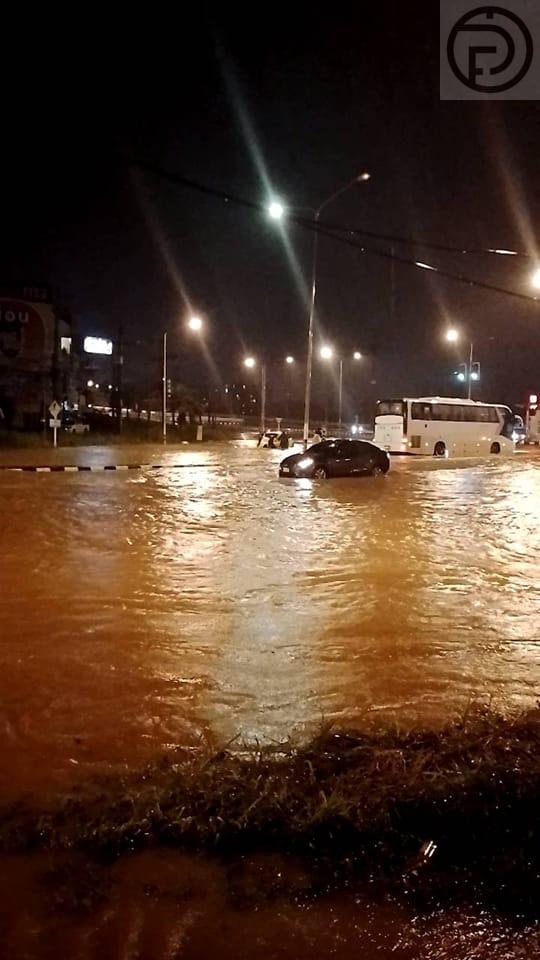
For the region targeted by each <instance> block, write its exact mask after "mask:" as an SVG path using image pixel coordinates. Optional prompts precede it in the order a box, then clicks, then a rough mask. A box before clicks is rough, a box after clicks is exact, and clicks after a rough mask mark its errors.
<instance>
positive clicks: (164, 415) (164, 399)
mask: <svg viewBox="0 0 540 960" xmlns="http://www.w3.org/2000/svg"><path fill="white" fill-rule="evenodd" d="M161 403H162V418H163V422H162V432H163V443H167V331H165V333H164V334H163V396H162V401H161Z"/></svg>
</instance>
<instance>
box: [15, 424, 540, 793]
mask: <svg viewBox="0 0 540 960" xmlns="http://www.w3.org/2000/svg"><path fill="white" fill-rule="evenodd" d="M280 457H281V454H280V453H279V452H277V451H266V450H256V449H252V448H250V447H249V446H247V445H242V444H241V443H239V444H238V445H236V446H233V445H225V444H222V445H215V446H214V447H205V448H204V449H203V448H201V449H199V450H197V449H196V448H189V449H188V448H177V449H174V450H173V449H169V450H167V451H163V450H161V449H159V448H144V447H141V448H137V449H133V448H131V449H130V448H123V449H120V448H119V449H112V448H109V449H105V448H94V449H77V450H64V451H59V452H58V454H57V455H56V460H55V462H58V463H60V462H64V463H75V462H80V463H86V464H94V465H100V464H104V463H120V464H125V463H128V462H136V461H138V462H140V461H141V460H143V461H145V462H147V463H154V464H155V463H160V464H164V466H165V469H161V470H151V469H150V468H149V467H145V468H143V469H141V470H138V471H129V472H127V471H120V472H112V471H111V472H109V471H107V472H88V473H52V474H49V473H37V474H34V473H12V472H7V471H0V504H1V511H2V526H1V531H0V542H1V568H0V584H1V598H2V602H1V605H0V650H1V660H2V670H1V672H0V737H1V744H0V746H1V758H2V766H3V769H4V771H6V770H9V776H8V777H6V776H4V777H2V780H1V786H0V789H1V792H2V798H3V799H6V798H12V797H14V796H18V795H20V794H21V793H23V792H29V791H34V790H39V791H40V792H41V794H44V793H46V792H47V791H48V790H56V789H58V787H59V786H61V785H62V784H64V783H71V782H74V781H77V780H81V779H85V778H87V777H89V776H92V775H94V774H96V773H108V772H111V771H116V770H122V769H124V768H125V767H134V766H137V765H140V764H141V763H142V762H144V761H146V760H148V759H153V758H155V757H156V756H158V755H159V753H160V752H161V751H163V750H167V749H169V748H170V746H171V745H174V744H179V743H180V744H196V743H199V742H200V740H201V738H203V739H204V740H209V741H210V742H211V743H223V742H225V741H229V740H232V739H233V738H237V741H235V742H239V743H241V742H250V743H254V742H262V743H265V742H268V741H272V740H278V739H283V738H284V737H287V736H288V735H290V734H295V735H299V736H302V735H304V734H306V733H311V732H313V730H314V729H315V728H316V727H317V726H318V725H319V724H320V723H321V721H322V720H323V719H324V720H332V721H337V722H339V723H340V725H342V726H343V725H345V726H347V725H348V726H357V727H361V726H363V725H373V724H380V723H387V722H388V721H392V722H394V721H397V722H398V723H400V724H402V725H409V724H416V723H422V724H424V725H425V724H427V725H438V724H440V723H442V722H443V721H445V720H447V719H449V718H451V717H455V716H456V714H458V713H459V712H460V711H463V710H464V709H465V708H466V707H467V705H468V704H469V703H470V702H471V701H478V700H480V701H481V702H488V701H489V702H491V704H492V705H494V706H495V707H497V708H498V709H500V710H501V711H503V712H511V711H515V710H519V709H522V708H524V707H528V706H531V705H533V704H534V703H535V702H536V700H537V698H538V693H539V690H540V643H539V641H540V576H539V559H538V558H539V556H540V458H538V457H535V456H533V455H532V454H527V453H525V454H517V455H516V456H515V457H514V458H512V459H495V458H492V459H490V460H486V461H483V462H480V461H460V462H457V461H456V462H450V461H447V462H444V463H440V462H433V461H431V460H425V461H420V460H411V459H408V460H406V461H401V462H397V463H393V465H392V470H391V473H390V474H389V475H388V476H387V477H386V478H384V479H354V480H334V481H326V482H319V483H313V482H311V481H308V480H299V481H292V480H291V481H287V480H278V478H277V464H278V462H279V459H280ZM1 462H2V463H4V464H6V463H8V462H10V463H16V462H19V463H21V462H26V463H29V462H36V463H39V462H42V463H43V462H51V461H50V460H47V459H45V456H44V454H43V452H39V453H38V452H37V451H33V452H31V453H28V452H26V453H25V452H24V451H10V452H9V454H7V453H4V454H2V459H1ZM173 465H174V468H173ZM179 465H183V466H179Z"/></svg>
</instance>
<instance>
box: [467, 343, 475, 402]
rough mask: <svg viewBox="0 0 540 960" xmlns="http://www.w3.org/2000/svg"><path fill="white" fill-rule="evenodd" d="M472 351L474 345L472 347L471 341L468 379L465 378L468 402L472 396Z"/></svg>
mask: <svg viewBox="0 0 540 960" xmlns="http://www.w3.org/2000/svg"><path fill="white" fill-rule="evenodd" d="M473 349H474V345H473V343H472V341H471V349H470V351H469V373H468V377H467V380H468V381H469V390H468V393H467V399H468V400H470V399H471V396H472V367H473Z"/></svg>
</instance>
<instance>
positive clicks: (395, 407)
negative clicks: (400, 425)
mask: <svg viewBox="0 0 540 960" xmlns="http://www.w3.org/2000/svg"><path fill="white" fill-rule="evenodd" d="M403 407H404V403H403V400H379V402H378V404H377V416H378V417H386V416H388V415H389V414H391V415H393V416H394V417H402V416H403Z"/></svg>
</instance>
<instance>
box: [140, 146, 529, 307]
mask: <svg viewBox="0 0 540 960" xmlns="http://www.w3.org/2000/svg"><path fill="white" fill-rule="evenodd" d="M136 166H137V167H138V168H139V169H140V170H143V171H145V172H146V173H150V174H152V176H155V177H157V178H159V179H162V180H168V181H170V182H171V183H174V184H176V185H177V186H180V187H184V188H185V189H188V190H194V191H196V192H198V193H201V194H204V195H205V196H208V197H213V198H214V199H216V200H220V201H222V202H223V203H230V204H232V205H234V206H238V207H243V208H244V209H248V210H254V211H256V212H258V213H266V209H267V208H266V204H264V203H260V202H254V201H252V200H246V199H245V198H244V197H239V196H237V195H236V194H234V193H230V192H228V191H224V190H218V189H216V188H214V187H210V186H208V185H207V184H204V183H200V182H198V181H196V180H191V179H190V178H189V177H183V176H181V175H180V174H178V173H172V172H171V171H168V170H164V169H162V168H161V167H157V166H154V165H153V164H147V163H137V164H136ZM287 220H288V222H290V223H294V224H295V225H296V226H299V227H302V228H303V229H307V230H310V231H315V230H316V231H317V232H318V233H319V234H320V235H321V236H325V237H328V238H329V239H331V240H335V241H336V242H337V243H342V244H346V245H347V246H351V247H354V248H356V249H357V250H359V251H360V252H363V253H366V254H368V255H369V256H374V257H379V258H380V259H384V260H392V261H394V262H395V263H401V264H403V265H404V266H408V267H413V268H415V269H418V270H425V271H430V272H432V273H434V274H436V275H437V276H439V277H442V278H444V279H446V280H452V281H454V282H456V283H461V284H464V285H466V286H469V287H477V288H479V289H481V290H490V291H491V292H492V293H500V294H504V295H505V296H508V297H514V298H516V299H518V300H525V301H527V302H529V303H538V298H537V297H534V296H531V295H530V294H526V293H521V292H519V291H517V290H509V289H508V288H507V287H500V286H498V285H497V284H493V283H488V282H486V281H482V280H476V279H474V278H472V277H468V276H466V275H465V274H462V273H453V272H452V271H450V270H445V269H443V268H441V267H438V266H434V265H433V264H430V263H425V262H423V261H420V260H414V259H412V258H410V257H404V256H402V255H400V254H396V253H395V252H390V251H387V250H381V249H379V248H374V247H368V246H366V244H365V243H360V242H358V241H357V240H356V239H352V236H366V237H369V238H370V239H374V240H379V241H383V242H390V243H404V244H409V245H413V246H419V247H424V248H426V249H428V248H431V249H434V250H438V251H439V252H445V253H480V254H487V253H489V254H496V255H499V256H512V257H519V258H527V259H530V258H529V256H528V254H525V253H520V252H519V251H514V250H505V249H503V248H500V249H499V248H486V249H480V248H468V249H465V248H462V247H453V246H450V245H446V244H436V243H431V242H430V243H427V242H424V241H421V240H413V239H411V238H405V237H397V236H392V235H391V234H384V233H375V232H373V231H367V230H362V229H359V228H352V227H347V226H343V225H340V224H331V223H327V222H325V221H321V220H319V221H317V222H316V221H315V220H313V219H308V218H306V217H302V216H297V215H295V214H294V212H290V213H289V214H288V216H287Z"/></svg>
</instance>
